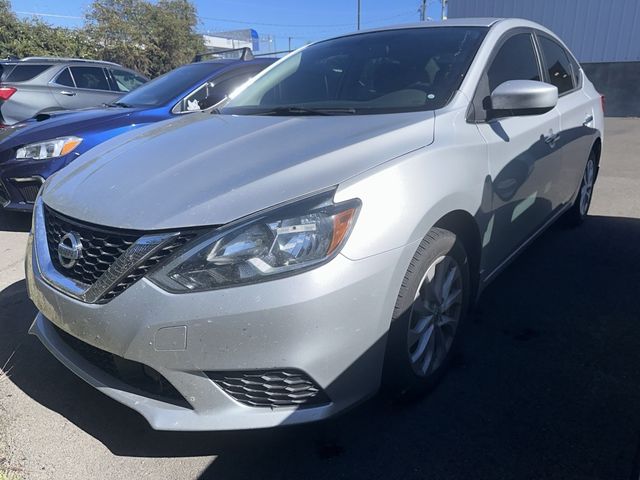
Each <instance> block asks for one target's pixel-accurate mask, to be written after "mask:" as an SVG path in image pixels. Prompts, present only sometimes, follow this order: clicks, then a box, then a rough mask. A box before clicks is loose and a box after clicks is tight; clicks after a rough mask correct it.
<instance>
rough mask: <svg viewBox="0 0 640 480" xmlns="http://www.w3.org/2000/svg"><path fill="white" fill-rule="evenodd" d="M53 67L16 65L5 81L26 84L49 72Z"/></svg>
mask: <svg viewBox="0 0 640 480" xmlns="http://www.w3.org/2000/svg"><path fill="white" fill-rule="evenodd" d="M50 68H51V65H16V66H15V68H14V69H13V70H11V73H9V74H8V75H7V78H5V79H4V81H5V82H11V83H13V82H26V81H28V80H32V79H34V78H35V77H37V76H38V75H40V74H41V73H42V72H44V71H45V70H49V69H50Z"/></svg>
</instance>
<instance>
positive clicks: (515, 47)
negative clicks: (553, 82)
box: [487, 33, 540, 92]
mask: <svg viewBox="0 0 640 480" xmlns="http://www.w3.org/2000/svg"><path fill="white" fill-rule="evenodd" d="M487 80H488V82H489V92H493V90H494V89H495V88H496V87H497V86H498V85H500V84H501V83H504V82H506V81H508V80H538V81H539V80H540V71H539V69H538V60H537V58H536V54H535V51H534V49H533V41H532V37H531V35H530V34H528V33H521V34H518V35H514V36H513V37H511V38H509V39H508V40H507V41H506V42H504V44H503V45H502V47H500V50H499V51H498V53H497V54H496V56H495V57H494V59H493V61H492V63H491V66H490V67H489V70H488V71H487Z"/></svg>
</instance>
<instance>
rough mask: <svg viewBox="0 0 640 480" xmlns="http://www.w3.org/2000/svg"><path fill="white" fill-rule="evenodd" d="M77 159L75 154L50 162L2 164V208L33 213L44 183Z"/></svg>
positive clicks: (32, 161) (0, 201)
mask: <svg viewBox="0 0 640 480" xmlns="http://www.w3.org/2000/svg"><path fill="white" fill-rule="evenodd" d="M74 158H76V155H75V154H69V155H65V156H63V157H58V158H54V159H50V160H7V161H5V162H3V163H1V164H0V208H4V209H5V210H11V211H18V212H31V211H33V204H34V201H35V199H36V196H37V193H38V190H39V189H40V186H42V183H43V182H44V181H45V180H46V179H47V178H49V177H50V176H51V175H53V174H54V173H55V172H57V171H58V170H60V169H61V168H63V167H64V166H65V165H67V164H68V163H69V162H70V161H71V160H73V159H74Z"/></svg>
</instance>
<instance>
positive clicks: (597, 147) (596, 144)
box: [591, 137, 602, 168]
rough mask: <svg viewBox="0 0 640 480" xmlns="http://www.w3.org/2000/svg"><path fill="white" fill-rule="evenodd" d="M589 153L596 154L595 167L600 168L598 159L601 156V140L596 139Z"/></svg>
mask: <svg viewBox="0 0 640 480" xmlns="http://www.w3.org/2000/svg"><path fill="white" fill-rule="evenodd" d="M591 151H592V152H594V153H595V154H596V167H598V168H599V167H600V157H601V155H602V139H601V138H600V137H598V138H596V139H595V141H594V142H593V146H592V147H591Z"/></svg>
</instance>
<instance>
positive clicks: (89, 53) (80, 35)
mask: <svg viewBox="0 0 640 480" xmlns="http://www.w3.org/2000/svg"><path fill="white" fill-rule="evenodd" d="M96 54H97V50H96V48H95V47H94V46H93V45H92V43H91V42H90V39H89V37H88V36H87V35H86V33H85V32H84V31H83V30H75V29H69V28H59V27H52V26H51V25H48V24H47V23H44V22H42V21H40V20H37V19H27V20H20V19H18V18H17V17H16V16H15V14H14V13H13V12H12V11H11V6H10V4H9V1H8V0H0V58H6V57H8V56H10V55H13V56H17V57H29V56H60V57H89V58H91V57H94V56H95V55H96Z"/></svg>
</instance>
